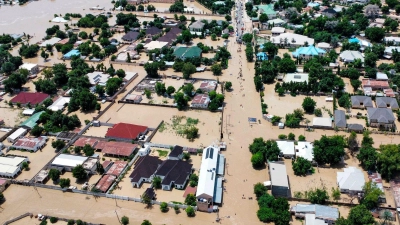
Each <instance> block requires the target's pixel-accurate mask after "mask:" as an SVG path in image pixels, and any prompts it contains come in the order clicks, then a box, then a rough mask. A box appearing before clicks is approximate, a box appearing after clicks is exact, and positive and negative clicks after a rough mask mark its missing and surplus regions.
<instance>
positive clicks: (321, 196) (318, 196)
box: [307, 188, 329, 204]
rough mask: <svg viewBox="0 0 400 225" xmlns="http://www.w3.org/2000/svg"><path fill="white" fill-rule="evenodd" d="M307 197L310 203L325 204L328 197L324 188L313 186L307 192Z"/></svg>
mask: <svg viewBox="0 0 400 225" xmlns="http://www.w3.org/2000/svg"><path fill="white" fill-rule="evenodd" d="M307 193H308V194H307V198H308V200H310V202H311V203H312V204H325V202H326V201H327V200H328V199H329V194H328V192H327V191H326V189H325V188H324V189H319V188H315V189H314V190H310V191H308V192H307Z"/></svg>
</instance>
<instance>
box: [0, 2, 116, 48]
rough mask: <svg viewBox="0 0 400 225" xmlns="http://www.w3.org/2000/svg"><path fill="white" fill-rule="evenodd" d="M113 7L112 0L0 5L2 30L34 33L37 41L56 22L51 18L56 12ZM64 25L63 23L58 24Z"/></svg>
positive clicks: (84, 11) (78, 11)
mask: <svg viewBox="0 0 400 225" xmlns="http://www.w3.org/2000/svg"><path fill="white" fill-rule="evenodd" d="M97 5H98V6H100V7H105V9H106V10H108V9H110V8H111V7H112V4H111V0H88V1H83V0H40V1H32V2H30V3H28V4H26V5H23V6H18V5H16V6H1V7H0V32H1V33H11V34H12V33H23V32H25V33H26V34H29V35H31V36H32V35H34V36H35V37H34V38H33V40H32V41H34V42H37V41H40V39H41V38H42V37H43V36H44V35H45V30H46V28H48V27H50V26H52V25H54V24H56V23H51V22H49V20H51V19H53V18H54V14H62V15H64V14H66V13H81V14H82V15H84V14H86V13H89V12H90V13H92V14H98V13H99V12H100V11H92V10H89V8H90V7H94V6H97ZM58 25H59V26H60V27H63V25H62V24H58Z"/></svg>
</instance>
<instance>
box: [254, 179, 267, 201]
mask: <svg viewBox="0 0 400 225" xmlns="http://www.w3.org/2000/svg"><path fill="white" fill-rule="evenodd" d="M265 193H267V187H265V186H264V184H262V183H257V184H255V185H254V194H255V195H256V196H257V198H259V197H261V196H263V195H264V194H265Z"/></svg>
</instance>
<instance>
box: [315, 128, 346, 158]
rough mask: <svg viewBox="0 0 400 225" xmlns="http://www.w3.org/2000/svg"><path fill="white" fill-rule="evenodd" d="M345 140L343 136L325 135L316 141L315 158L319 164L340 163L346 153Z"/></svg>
mask: <svg viewBox="0 0 400 225" xmlns="http://www.w3.org/2000/svg"><path fill="white" fill-rule="evenodd" d="M344 146H345V140H344V138H343V136H339V135H334V136H330V137H328V136H326V135H323V136H322V137H321V139H320V140H316V141H314V160H315V161H316V162H317V163H318V164H319V165H323V164H327V163H329V164H331V165H335V164H338V163H339V162H340V161H341V160H342V157H343V156H344V155H345V152H344Z"/></svg>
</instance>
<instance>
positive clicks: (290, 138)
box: [288, 133, 296, 140]
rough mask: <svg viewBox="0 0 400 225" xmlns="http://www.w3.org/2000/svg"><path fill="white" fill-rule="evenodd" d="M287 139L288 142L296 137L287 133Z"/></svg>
mask: <svg viewBox="0 0 400 225" xmlns="http://www.w3.org/2000/svg"><path fill="white" fill-rule="evenodd" d="M288 139H289V140H295V139H296V136H295V135H294V134H293V133H289V134H288Z"/></svg>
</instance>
